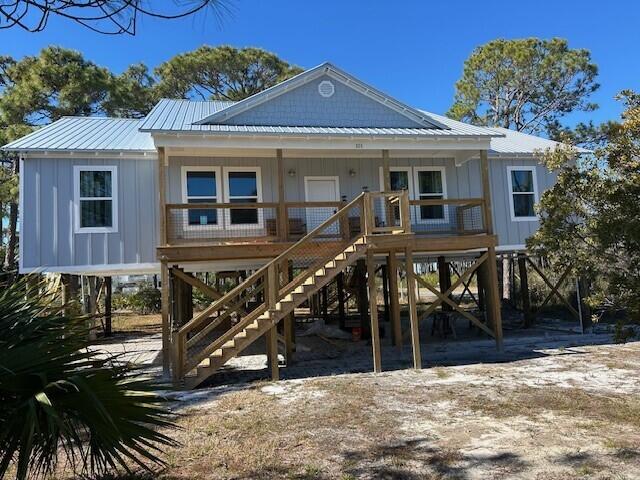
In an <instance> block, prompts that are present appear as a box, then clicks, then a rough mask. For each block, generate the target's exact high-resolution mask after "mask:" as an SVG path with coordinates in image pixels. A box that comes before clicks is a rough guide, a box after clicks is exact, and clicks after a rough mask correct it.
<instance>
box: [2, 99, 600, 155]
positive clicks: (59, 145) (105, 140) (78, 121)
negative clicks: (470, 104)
mask: <svg viewBox="0 0 640 480" xmlns="http://www.w3.org/2000/svg"><path fill="white" fill-rule="evenodd" d="M224 103H230V102H192V101H191V102H190V101H185V100H163V101H162V102H160V103H159V104H158V106H160V105H161V104H162V106H163V108H162V110H163V111H164V110H165V109H166V110H167V111H173V110H174V107H176V106H177V107H178V111H180V112H182V115H180V116H178V117H176V115H175V114H174V115H172V116H171V118H174V119H175V118H181V119H182V122H185V124H186V125H185V126H184V128H186V127H188V126H190V124H189V123H188V122H189V118H190V117H191V116H192V115H193V116H196V115H199V114H200V113H201V112H205V111H211V109H215V108H220V107H221V105H222V104H224ZM154 110H155V109H154ZM152 113H153V112H152ZM425 113H428V114H429V115H430V116H433V117H434V118H435V119H436V120H437V121H439V122H441V123H444V124H446V125H447V126H448V127H450V129H449V130H436V132H438V133H439V134H440V135H441V136H442V135H444V136H446V135H470V136H476V135H478V133H477V132H478V131H481V132H482V133H483V134H484V135H487V132H489V133H490V134H491V133H492V134H493V135H495V136H494V137H493V138H491V150H490V153H492V154H494V155H532V154H535V153H537V152H539V151H544V150H546V149H549V148H550V149H553V148H555V147H556V146H557V145H559V143H558V142H554V141H553V140H549V139H546V138H542V137H536V136H534V135H528V134H526V133H522V132H516V131H514V130H509V129H507V128H499V127H492V128H486V127H475V126H473V125H469V124H466V123H463V122H458V121H456V120H452V119H450V118H447V117H444V116H442V115H437V114H434V113H430V112H425ZM150 116H151V114H149V116H148V117H147V119H145V120H135V119H124V118H104V117H64V118H62V119H60V120H58V121H56V122H53V123H52V124H50V125H47V126H45V127H42V128H40V129H38V130H36V131H34V132H32V133H30V134H29V135H27V136H25V137H22V138H19V139H18V140H15V141H13V142H11V143H9V144H7V145H5V146H4V147H2V149H3V150H13V151H25V152H26V151H45V150H46V151H52V152H55V151H60V152H62V151H64V152H67V151H79V152H80V151H92V152H93V151H105V152H106V151H118V152H149V151H155V147H154V144H153V139H152V137H151V134H150V133H146V132H141V131H139V128H140V126H141V125H142V124H143V123H145V122H148V121H149V118H150ZM155 118H156V120H155V121H160V119H161V118H162V116H161V115H160V114H159V113H158V112H156V116H155ZM173 125H174V127H173V128H176V127H178V126H179V125H181V124H173ZM197 127H198V130H195V131H199V132H203V131H204V132H212V133H235V134H243V133H244V134H265V135H281V134H284V135H286V134H292V135H313V134H317V135H336V136H339V135H355V136H357V135H376V136H380V135H411V134H413V135H429V133H428V132H429V131H431V132H433V131H434V130H432V129H431V130H430V129H422V128H336V127H254V126H233V125H198V126H197ZM186 131H193V130H186ZM454 132H455V133H454ZM578 151H579V152H580V153H589V152H590V151H589V150H585V149H578Z"/></svg>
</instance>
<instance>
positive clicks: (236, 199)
mask: <svg viewBox="0 0 640 480" xmlns="http://www.w3.org/2000/svg"><path fill="white" fill-rule="evenodd" d="M224 178H225V187H226V190H225V192H226V198H227V201H228V202H229V203H258V202H261V201H262V180H261V178H260V169H259V168H258V167H230V168H228V169H227V168H225V170H224ZM227 223H228V225H229V226H231V227H233V226H236V225H238V226H240V225H241V226H244V227H246V226H257V227H259V226H261V225H262V223H263V222H262V211H261V210H260V209H257V208H247V209H231V210H229V212H228V215H227Z"/></svg>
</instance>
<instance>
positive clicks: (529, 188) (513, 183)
mask: <svg viewBox="0 0 640 480" xmlns="http://www.w3.org/2000/svg"><path fill="white" fill-rule="evenodd" d="M507 176H508V182H509V204H510V207H511V220H513V221H514V222H521V221H531V220H537V219H538V217H537V216H536V212H535V209H534V205H535V204H536V202H537V201H538V187H537V181H536V167H533V166H532V167H507Z"/></svg>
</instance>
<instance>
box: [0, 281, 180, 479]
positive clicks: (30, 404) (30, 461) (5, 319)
mask: <svg viewBox="0 0 640 480" xmlns="http://www.w3.org/2000/svg"><path fill="white" fill-rule="evenodd" d="M28 285H29V280H22V281H20V282H16V283H14V284H13V285H11V286H8V287H6V288H4V289H2V290H0V405H2V407H1V408H0V478H4V477H5V475H7V473H8V472H7V471H8V469H9V467H10V466H11V465H13V466H14V467H15V473H14V476H15V478H17V479H18V480H24V479H26V478H29V477H37V476H42V477H48V476H51V474H52V473H53V472H54V470H55V469H56V466H57V464H58V459H59V457H60V456H64V457H65V458H64V460H66V462H63V463H67V464H68V465H70V466H71V468H72V469H73V470H74V471H75V472H76V473H79V474H83V475H86V474H89V475H91V476H95V475H99V474H104V473H106V472H107V471H109V470H111V469H115V468H118V467H121V468H124V469H126V470H129V468H130V467H129V465H130V462H131V463H132V464H137V465H140V466H143V467H147V465H146V462H153V463H163V462H162V460H161V459H160V458H159V456H158V455H159V454H160V453H161V452H162V448H163V447H165V448H166V446H170V445H176V443H175V442H174V441H173V440H171V439H170V438H169V437H167V436H166V435H164V434H162V433H161V432H158V431H157V428H159V427H169V428H172V427H175V425H174V424H173V423H172V422H171V420H170V412H169V410H168V409H167V407H166V406H165V400H164V399H163V398H162V397H160V396H158V395H157V394H156V393H155V392H154V390H155V389H156V388H157V387H158V386H157V385H154V384H153V383H152V382H151V381H150V380H149V378H148V377H146V376H145V375H144V374H143V373H142V372H140V371H137V370H134V369H133V368H132V367H130V366H129V365H128V364H127V363H124V362H119V361H118V360H117V359H115V358H114V357H111V356H109V355H105V353H104V352H103V351H99V350H96V349H89V348H87V347H88V346H89V343H88V340H87V339H88V335H87V330H86V324H85V322H86V319H85V318H84V317H81V316H65V315H64V313H63V307H62V306H60V304H59V302H58V301H57V300H55V299H54V298H53V297H52V296H50V295H49V296H48V295H46V294H42V293H40V292H39V291H38V289H39V287H40V286H39V285H38V286H35V287H28ZM25 292H26V295H25Z"/></svg>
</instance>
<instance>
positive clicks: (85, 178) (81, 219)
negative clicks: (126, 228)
mask: <svg viewBox="0 0 640 480" xmlns="http://www.w3.org/2000/svg"><path fill="white" fill-rule="evenodd" d="M117 185H118V178H117V167H115V166H75V167H74V190H75V192H74V193H75V195H74V196H75V207H76V231H77V232H86V233H91V232H115V231H117V223H118V221H117V218H118V216H117V210H118V205H117V191H118V189H117Z"/></svg>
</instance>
